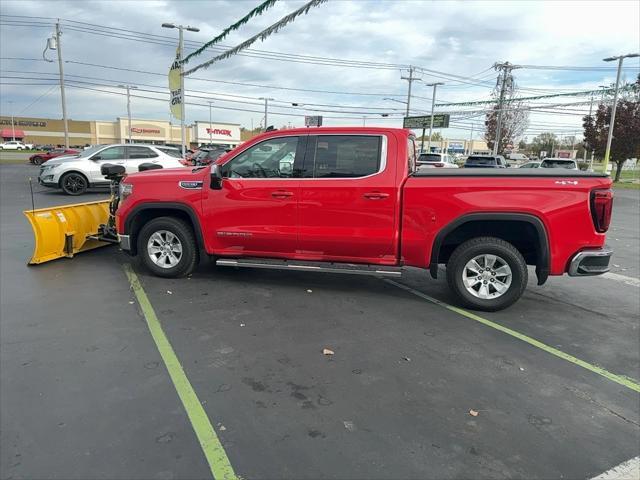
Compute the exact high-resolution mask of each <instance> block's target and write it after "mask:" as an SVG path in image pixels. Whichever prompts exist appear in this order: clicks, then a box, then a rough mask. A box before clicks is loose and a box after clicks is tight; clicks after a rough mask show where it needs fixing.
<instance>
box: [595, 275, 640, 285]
mask: <svg viewBox="0 0 640 480" xmlns="http://www.w3.org/2000/svg"><path fill="white" fill-rule="evenodd" d="M601 277H602V278H608V279H609V280H614V281H616V282H620V283H624V284H626V285H631V286H632V287H640V278H634V277H627V276H626V275H620V274H618V273H612V272H607V273H604V274H602V275H601Z"/></svg>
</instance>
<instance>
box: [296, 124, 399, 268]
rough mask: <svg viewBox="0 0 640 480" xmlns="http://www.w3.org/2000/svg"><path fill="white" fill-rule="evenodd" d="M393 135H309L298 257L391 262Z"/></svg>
mask: <svg viewBox="0 0 640 480" xmlns="http://www.w3.org/2000/svg"><path fill="white" fill-rule="evenodd" d="M396 143H397V142H396V139H395V137H392V136H387V135H381V134H371V135H331V134H326V135H310V136H309V141H308V142H307V151H306V154H305V159H304V164H303V172H302V176H303V178H302V179H301V181H300V190H301V191H300V204H299V225H300V227H299V228H300V234H299V236H300V240H299V249H298V254H299V255H298V256H299V257H302V258H305V259H309V260H324V261H327V260H335V261H347V262H359V263H379V264H393V263H395V261H396V257H395V251H394V244H395V242H394V240H395V233H396V232H395V230H396V229H395V215H396V209H397V204H398V190H397V187H396V179H395V176H396V162H397V160H396V157H395V155H396V154H397V150H398V146H397V144H396Z"/></svg>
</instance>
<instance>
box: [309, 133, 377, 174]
mask: <svg viewBox="0 0 640 480" xmlns="http://www.w3.org/2000/svg"><path fill="white" fill-rule="evenodd" d="M381 144H382V138H381V137H380V136H370V135H320V136H317V137H315V141H312V142H310V148H309V151H308V152H307V157H306V158H305V170H306V172H305V173H306V174H307V175H306V176H309V175H308V174H309V173H310V171H311V170H312V171H313V177H314V178H359V177H366V176H368V175H373V174H374V173H378V171H379V170H380V157H381ZM312 166H313V167H312ZM311 167H312V168H311Z"/></svg>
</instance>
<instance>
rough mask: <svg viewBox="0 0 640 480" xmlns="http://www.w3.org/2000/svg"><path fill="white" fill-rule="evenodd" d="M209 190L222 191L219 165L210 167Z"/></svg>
mask: <svg viewBox="0 0 640 480" xmlns="http://www.w3.org/2000/svg"><path fill="white" fill-rule="evenodd" d="M210 187H211V190H222V172H221V171H220V165H217V164H215V163H214V164H213V165H211V184H210Z"/></svg>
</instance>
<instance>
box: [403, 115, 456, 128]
mask: <svg viewBox="0 0 640 480" xmlns="http://www.w3.org/2000/svg"><path fill="white" fill-rule="evenodd" d="M430 125H431V115H425V116H422V117H404V122H403V124H402V126H403V128H429V127H430ZM448 127H449V114H448V113H440V114H437V115H434V116H433V128H448Z"/></svg>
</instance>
